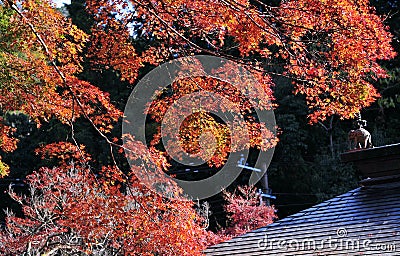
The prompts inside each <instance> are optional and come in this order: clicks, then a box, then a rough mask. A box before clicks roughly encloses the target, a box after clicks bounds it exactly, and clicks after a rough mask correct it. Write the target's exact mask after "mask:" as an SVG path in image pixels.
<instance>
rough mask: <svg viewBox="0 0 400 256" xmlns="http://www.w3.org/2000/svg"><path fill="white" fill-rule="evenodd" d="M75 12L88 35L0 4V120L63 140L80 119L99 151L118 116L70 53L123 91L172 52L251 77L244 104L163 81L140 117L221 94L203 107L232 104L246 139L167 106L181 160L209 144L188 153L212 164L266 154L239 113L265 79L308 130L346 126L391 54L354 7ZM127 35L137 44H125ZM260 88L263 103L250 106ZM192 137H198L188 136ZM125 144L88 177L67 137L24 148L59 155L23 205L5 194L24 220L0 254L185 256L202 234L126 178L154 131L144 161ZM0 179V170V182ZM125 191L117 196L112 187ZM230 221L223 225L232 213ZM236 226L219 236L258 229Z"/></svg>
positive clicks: (319, 2) (6, 139)
mask: <svg viewBox="0 0 400 256" xmlns="http://www.w3.org/2000/svg"><path fill="white" fill-rule="evenodd" d="M86 7H87V9H88V11H89V12H90V14H91V15H92V17H93V26H92V27H91V29H90V32H89V33H84V32H83V31H82V30H80V29H78V28H77V27H76V26H75V25H73V24H72V23H71V21H70V20H69V19H67V18H66V17H64V16H63V15H62V14H61V13H60V12H58V11H57V10H55V8H54V6H53V5H52V4H51V3H50V2H49V1H47V0H39V1H38V0H22V1H16V2H14V1H12V0H6V1H0V13H1V19H0V29H1V37H2V41H1V42H0V67H1V70H0V71H1V72H0V81H1V87H0V105H1V110H2V111H3V112H7V111H13V110H20V111H23V112H24V113H26V114H27V115H29V116H30V117H31V118H32V119H33V120H34V121H35V122H36V123H37V125H38V126H40V125H41V123H43V122H46V121H48V120H50V119H51V118H55V119H57V120H59V121H60V122H62V123H64V124H67V125H69V126H70V127H71V131H72V135H73V131H74V123H76V121H77V119H78V118H79V117H83V118H85V120H87V121H88V122H89V123H90V125H91V127H92V128H93V129H95V130H96V131H97V132H98V133H99V134H100V136H101V137H102V139H104V140H106V141H107V142H108V143H109V145H110V148H111V152H112V149H113V147H118V148H121V146H120V145H118V144H117V142H118V138H117V139H116V140H113V139H111V138H109V137H108V136H109V135H108V134H109V132H110V131H111V130H112V128H113V125H114V124H115V123H116V122H117V121H118V120H119V119H120V118H121V117H122V112H121V111H120V110H119V109H117V108H116V107H115V106H114V105H113V104H112V103H111V101H110V98H109V94H108V93H106V92H103V91H101V90H100V89H99V87H98V86H96V85H93V84H91V83H89V82H87V81H84V80H82V79H79V78H78V74H79V73H80V72H82V70H83V67H82V63H83V57H84V58H85V59H86V60H88V61H89V62H90V64H91V66H90V68H91V69H93V70H102V69H113V70H115V71H116V72H118V75H119V77H120V79H121V80H123V81H127V82H129V83H131V84H134V83H135V82H136V81H137V78H138V76H139V73H140V72H139V71H140V69H141V68H142V67H144V66H145V65H159V64H161V63H163V62H164V61H166V60H170V59H172V58H174V57H176V56H190V55H192V54H196V53H202V54H210V55H216V56H221V57H225V58H227V59H230V60H235V61H236V62H238V63H240V64H241V65H242V67H243V68H245V69H247V70H248V71H249V72H251V74H253V76H254V77H255V78H256V79H257V81H258V86H252V84H249V83H248V81H241V82H243V84H244V85H245V86H247V87H246V88H247V89H248V95H244V94H243V93H241V91H238V90H237V88H235V87H233V86H232V85H230V84H229V83H225V82H223V81H220V80H216V79H210V78H207V77H204V76H202V73H201V72H199V73H198V76H197V77H194V78H193V79H180V80H176V81H173V83H172V85H171V88H173V91H174V94H173V95H163V94H161V95H158V96H159V98H158V99H157V100H156V101H154V102H152V104H150V105H149V109H148V111H149V114H150V115H151V117H152V118H153V120H155V121H161V120H162V119H164V115H166V114H167V105H168V104H169V103H171V102H173V101H174V100H177V99H179V98H181V97H183V96H185V95H190V94H193V93H194V92H197V91H201V92H203V93H205V92H212V93H215V94H216V95H221V96H223V97H225V98H226V99H227V100H228V101H229V102H230V103H229V104H228V105H226V106H224V105H218V106H216V105H213V102H212V101H209V102H206V103H207V105H208V106H209V107H213V108H215V109H220V110H221V111H222V112H224V111H232V109H234V110H236V109H237V111H236V115H237V116H244V119H241V120H239V121H238V123H240V124H245V125H246V126H247V127H249V129H248V130H249V131H250V134H249V135H248V136H249V138H250V139H249V140H248V141H241V140H240V138H241V137H243V136H242V135H243V133H241V132H236V133H233V132H229V131H228V130H227V127H228V125H226V124H223V123H222V122H221V121H219V120H216V119H215V118H214V117H213V116H212V115H210V114H208V113H206V112H202V111H195V112H194V113H193V110H190V109H188V110H187V111H189V112H185V111H186V110H184V109H183V110H182V109H181V111H182V112H179V113H178V112H175V113H174V114H175V115H183V114H185V115H186V116H188V115H187V114H188V113H190V111H192V115H189V118H187V119H185V121H184V122H185V123H184V125H182V127H181V129H180V139H181V142H182V144H183V145H184V147H185V150H186V151H187V152H191V153H193V154H196V153H198V152H200V151H201V150H202V147H201V146H202V145H201V143H206V144H208V143H209V144H215V143H216V144H217V150H216V151H215V152H216V154H214V155H212V154H213V153H215V152H214V151H213V152H203V153H202V154H201V156H202V157H204V158H206V159H209V162H208V163H209V164H210V165H214V166H217V167H218V166H221V165H222V164H223V163H224V160H225V159H226V157H227V154H228V153H229V152H230V151H239V150H241V149H243V148H250V147H253V148H258V149H261V150H267V149H269V148H271V147H273V146H274V145H275V144H276V143H277V140H276V138H275V135H274V134H273V133H272V132H271V131H269V130H268V129H266V128H265V126H263V124H262V123H260V122H258V120H257V118H254V117H253V116H252V115H253V114H254V113H253V112H252V111H253V110H252V107H254V106H257V107H259V108H261V109H265V110H268V109H272V108H273V107H274V105H273V104H272V103H271V101H272V100H273V95H272V90H271V87H273V86H274V83H273V77H272V76H274V75H282V76H286V77H289V78H291V79H292V81H293V84H294V85H293V86H294V89H295V92H296V93H301V94H305V96H306V101H307V104H308V106H309V110H310V114H309V120H310V122H311V123H314V122H317V121H318V120H325V118H326V117H327V116H330V115H339V116H340V117H342V118H351V117H354V115H355V113H357V112H359V110H360V109H361V108H363V107H366V106H368V105H370V104H371V103H372V102H373V101H374V100H375V99H376V98H377V97H378V96H379V95H378V93H377V91H376V90H375V89H374V87H373V86H372V84H371V82H370V79H378V78H382V77H385V76H386V72H385V71H384V69H383V68H381V67H380V66H379V64H378V61H379V60H382V59H390V58H392V57H393V56H394V55H395V53H394V52H393V50H392V48H391V46H390V41H391V35H390V34H389V33H388V32H387V29H386V28H385V26H384V25H383V23H382V20H381V18H380V17H379V16H377V15H376V14H375V12H374V10H373V8H371V7H370V6H369V5H368V1H366V0H361V1H350V0H313V1H306V0H299V1H284V2H282V3H280V5H279V6H270V5H268V4H265V3H264V2H262V1H246V0H237V1H208V0H207V1H194V0H189V1H187V0H186V1H182V0H178V1H156V0H146V1H137V0H129V1H128V0H125V1H124V0H113V1H109V0H107V1H104V0H100V1H97V0H96V1H94V0H93V1H92V0H88V1H87V2H86ZM132 27H139V29H136V30H135V29H133V28H132ZM132 31H133V33H134V35H132ZM135 38H139V39H140V40H144V41H146V42H147V43H148V44H147V45H146V47H144V48H141V49H139V48H137V47H135ZM273 65H277V66H278V67H283V72H279V73H277V72H276V70H275V69H274V68H273ZM194 67H195V68H196V69H200V70H201V69H202V67H201V66H194ZM188 68H193V66H189V67H188ZM231 70H232V67H230V66H229V65H226V66H222V67H220V69H218V68H217V69H216V70H214V72H216V73H218V74H220V75H223V74H225V75H226V76H231V77H232V76H233V77H234V78H235V79H238V80H239V81H240V79H241V77H240V76H238V75H237V74H236V75H235V74H230V71H231ZM260 92H263V93H262V94H261V95H266V97H264V98H259V97H253V96H257V95H260ZM254 99H256V100H254ZM252 100H254V101H252ZM224 107H225V109H224ZM198 117H201V119H199V118H198ZM1 121H2V120H0V126H1V127H0V147H1V149H2V150H3V151H5V152H8V151H12V150H15V148H16V145H17V139H16V138H14V137H13V128H12V127H8V126H6V125H5V124H3V123H2V122H1ZM204 131H206V133H208V134H212V136H205V137H201V136H202V134H204ZM187 134H188V136H186V135H187ZM265 134H266V135H267V136H262V135H265ZM231 136H236V139H237V140H238V141H239V143H238V144H237V145H231V144H229V142H228V141H229V140H230V138H231ZM263 138H267V140H263ZM131 139H132V140H131V143H132V144H131V147H130V148H129V149H130V150H131V153H128V154H127V157H130V158H133V159H135V160H137V161H138V165H137V166H132V169H131V170H130V171H131V172H128V174H127V173H124V172H122V171H121V170H119V169H118V167H117V166H116V165H115V166H104V167H103V168H102V170H97V171H96V172H95V173H96V175H100V177H96V175H95V174H94V173H93V170H91V169H90V168H89V165H88V164H87V163H88V162H90V160H91V157H90V156H89V155H88V154H87V153H85V148H84V147H83V146H81V145H79V143H78V142H76V141H73V142H74V144H69V143H65V142H60V143H55V144H51V145H47V146H44V147H43V148H41V149H38V151H37V152H38V153H41V152H42V153H44V155H47V156H48V157H53V158H54V157H56V158H62V159H61V162H59V163H58V166H57V167H55V168H53V169H51V168H42V169H40V170H38V171H36V172H34V173H33V174H32V175H30V176H29V177H28V182H29V184H30V186H31V188H32V191H31V192H32V193H31V194H32V195H31V198H29V197H21V196H18V195H16V194H12V195H13V197H14V199H15V200H17V201H18V202H20V203H21V204H22V205H23V211H24V215H25V216H24V218H20V217H15V216H12V215H10V216H9V217H8V218H7V229H8V232H5V231H4V232H3V233H2V235H1V236H2V238H4V240H3V239H2V240H1V241H2V243H7V248H6V247H5V246H2V248H4V249H3V250H7V251H6V252H5V253H14V254H15V253H23V252H29V253H30V252H34V253H44V254H46V253H47V254H51V253H54V252H59V253H62V254H68V253H75V252H76V253H78V252H79V253H81V254H93V253H96V252H97V251H96V250H104V251H107V252H109V253H116V252H117V253H121V254H129V253H130V254H140V255H154V254H163V255H175V254H180V255H184V254H188V255H195V254H198V253H199V252H200V251H201V249H202V248H204V246H205V245H206V242H205V239H206V237H207V234H205V232H204V230H203V229H202V228H201V226H200V225H198V224H197V223H196V218H198V215H196V213H195V211H194V210H193V209H192V206H193V203H192V202H187V201H186V202H185V201H183V202H181V201H173V200H168V199H165V198H162V197H161V196H159V195H157V194H154V192H151V191H149V190H148V189H147V188H146V187H143V186H142V185H141V183H140V182H139V181H138V180H137V179H136V178H135V176H134V175H133V174H132V171H133V172H134V170H135V169H137V168H143V166H144V165H146V164H149V163H150V162H154V163H153V164H154V165H155V166H156V169H157V170H161V171H165V169H166V168H168V163H167V160H166V158H165V157H164V154H163V153H162V152H161V151H160V149H158V148H157V147H156V146H157V144H159V142H160V133H159V132H157V133H156V134H155V136H154V138H153V140H152V142H151V143H150V144H152V148H151V152H148V151H146V149H145V145H142V144H140V143H137V142H135V141H134V138H131ZM73 140H74V137H73ZM126 146H128V145H126ZM236 146H237V147H236ZM234 147H236V148H234ZM210 154H211V155H212V156H211V157H210ZM71 160H73V161H72V162H71ZM150 160H151V161H150ZM72 163H73V164H72ZM8 171H9V170H8V167H7V165H6V164H5V163H2V162H0V175H1V176H4V175H6V174H7V173H8ZM127 188H129V189H130V191H131V192H128V191H124V190H126V189H127ZM132 191H133V192H132ZM175 192H176V193H179V191H172V193H175ZM251 202H252V201H251V200H250V202H249V203H250V205H246V204H244V205H241V203H246V202H245V201H243V200H238V201H236V203H234V204H232V207H239V205H240V207H243V209H244V211H243V212H242V213H241V214H244V215H246V216H248V215H249V214H250V213H251V212H252V211H251V210H250V209H252V208H253V207H254V205H251ZM235 205H236V206H235ZM248 207H249V208H248ZM228 210H229V209H228ZM263 211H264V210H263ZM269 211H270V209H269ZM267 215H268V216H270V217H271V218H272V216H273V214H272V213H271V212H269V213H268V214H267ZM233 216H234V217H233V221H234V222H235V221H237V220H238V218H241V217H235V216H236V215H233ZM271 218H267V219H266V220H265V221H267V222H269V221H270V220H271ZM242 224H243V225H242ZM242 224H240V223H238V228H237V230H236V231H232V232H231V231H229V232H231V233H232V234H239V233H243V232H244V231H247V230H249V229H251V228H255V227H256V226H257V227H258V225H264V224H266V223H264V222H262V223H257V224H252V223H242ZM163 232H164V233H163ZM3 241H6V242H3ZM8 245H12V246H8Z"/></svg>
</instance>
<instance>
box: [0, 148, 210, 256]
mask: <svg viewBox="0 0 400 256" xmlns="http://www.w3.org/2000/svg"><path fill="white" fill-rule="evenodd" d="M59 148H64V149H65V152H63V154H60V150H59ZM38 152H39V153H41V154H43V156H44V157H52V158H56V159H57V160H58V161H60V167H56V168H42V169H40V170H38V171H36V172H34V173H33V174H31V175H29V176H28V177H27V183H28V184H29V191H30V192H29V194H28V195H27V196H20V195H17V194H16V193H14V192H13V191H12V190H11V192H10V194H11V196H12V197H13V199H14V200H16V201H17V202H19V203H20V204H21V206H22V210H23V214H24V217H23V218H21V217H17V216H15V215H14V214H12V212H8V217H7V218H6V227H7V228H6V230H4V231H2V233H1V238H2V239H1V240H0V245H1V246H0V252H1V253H2V254H7V255H20V254H24V253H25V254H28V255H30V254H35V255H38V254H40V255H55V254H56V255H71V254H78V255H116V254H118V255H160V254H161V255H198V254H199V252H200V251H201V250H202V249H204V247H205V245H206V243H207V239H206V238H207V236H208V235H207V232H206V231H205V229H204V228H203V227H202V226H201V225H200V224H201V222H202V219H201V217H200V216H199V215H198V214H197V213H196V211H195V209H193V207H192V206H193V202H191V201H178V200H175V201H170V200H168V199H165V198H163V197H160V196H159V195H157V194H155V193H153V192H151V191H150V190H148V189H147V188H146V187H144V186H143V185H141V184H140V183H139V182H137V181H136V177H134V176H132V177H129V179H130V182H129V184H130V185H129V186H127V185H126V184H127V183H126V182H125V181H124V180H125V179H127V177H125V176H123V175H121V174H120V173H119V172H118V170H116V169H115V167H111V166H104V167H103V168H102V170H101V171H100V172H99V174H98V175H97V176H95V175H94V174H93V172H92V171H91V170H90V168H89V167H88V166H87V165H85V164H79V163H78V162H77V163H76V164H74V163H71V164H69V165H66V164H65V160H66V158H70V159H75V160H79V158H80V157H81V154H83V155H85V156H87V157H89V156H88V155H87V154H86V153H85V152H84V149H83V148H81V149H78V148H77V147H76V146H74V145H73V144H70V143H62V144H58V145H51V146H46V147H45V148H42V149H41V150H38ZM76 157H78V159H77V158H76ZM118 174H119V175H118ZM123 184H125V185H123ZM124 191H125V192H124Z"/></svg>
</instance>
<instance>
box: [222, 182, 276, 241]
mask: <svg viewBox="0 0 400 256" xmlns="http://www.w3.org/2000/svg"><path fill="white" fill-rule="evenodd" d="M223 195H224V198H225V200H226V201H227V204H226V205H225V210H226V211H227V213H228V214H229V217H228V218H229V221H230V223H229V225H228V227H227V228H225V229H222V230H220V231H219V232H218V235H219V236H221V237H223V238H225V239H229V238H232V237H235V236H239V235H243V234H245V233H247V232H250V231H252V230H255V229H258V228H261V227H264V226H266V225H268V224H271V223H272V222H273V221H274V220H275V219H276V218H277V216H276V214H275V209H274V207H273V206H267V205H265V204H264V203H263V204H261V205H260V195H259V194H258V192H257V188H255V187H250V186H238V187H237V190H236V191H234V192H233V193H231V192H227V191H224V192H223Z"/></svg>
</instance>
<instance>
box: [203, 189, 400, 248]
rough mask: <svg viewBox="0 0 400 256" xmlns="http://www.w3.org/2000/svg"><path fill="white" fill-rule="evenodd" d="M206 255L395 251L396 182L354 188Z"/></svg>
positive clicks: (399, 206)
mask: <svg viewBox="0 0 400 256" xmlns="http://www.w3.org/2000/svg"><path fill="white" fill-rule="evenodd" d="M314 249H315V250H314ZM205 254H206V255H288V256H289V255H400V183H389V184H383V185H374V186H368V187H361V188H357V189H355V190H352V191H350V192H348V193H346V194H343V195H340V196H337V197H335V198H333V199H331V200H328V201H325V202H323V203H321V204H318V205H316V206H314V207H311V208H309V209H306V210H304V211H301V212H299V213H297V214H294V215H291V216H289V217H287V218H284V219H281V220H279V221H277V222H275V223H273V224H270V225H268V226H266V227H264V228H261V229H257V230H254V231H252V232H250V233H247V234H245V235H243V236H240V237H236V238H234V239H232V240H229V241H226V242H224V243H221V244H218V245H215V246H212V247H210V248H208V249H207V250H205Z"/></svg>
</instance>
